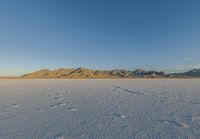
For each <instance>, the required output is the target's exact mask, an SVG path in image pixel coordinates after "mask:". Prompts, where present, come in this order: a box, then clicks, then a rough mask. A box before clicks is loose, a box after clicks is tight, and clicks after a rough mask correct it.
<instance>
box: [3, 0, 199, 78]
mask: <svg viewBox="0 0 200 139" xmlns="http://www.w3.org/2000/svg"><path fill="white" fill-rule="evenodd" d="M199 7H200V1H199V0H28V1H27V0H1V1H0V75H21V74H23V73H27V72H32V71H34V70H38V69H41V68H49V69H56V68H59V67H69V68H76V67H86V68H92V69H130V70H132V69H135V68H144V69H155V70H164V71H166V72H174V71H183V70H187V69H190V68H193V67H194V68H200V57H199V56H200V8H199Z"/></svg>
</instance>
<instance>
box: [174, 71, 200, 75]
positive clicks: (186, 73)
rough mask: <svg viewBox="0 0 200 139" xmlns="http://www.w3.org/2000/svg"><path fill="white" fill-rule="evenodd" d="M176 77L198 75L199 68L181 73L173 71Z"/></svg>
mask: <svg viewBox="0 0 200 139" xmlns="http://www.w3.org/2000/svg"><path fill="white" fill-rule="evenodd" d="M174 75H176V76H178V77H200V69H192V70H189V71H186V72H183V73H175V74H174Z"/></svg>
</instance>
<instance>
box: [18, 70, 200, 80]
mask: <svg viewBox="0 0 200 139" xmlns="http://www.w3.org/2000/svg"><path fill="white" fill-rule="evenodd" d="M190 77H192V78H194V77H200V69H193V70H190V71H187V72H184V73H172V74H166V73H164V72H162V71H160V72H158V71H145V70H143V69H136V70H134V71H130V70H92V69H86V68H76V69H68V68H59V69H56V70H49V69H43V70H39V71H36V72H32V73H29V74H25V75H23V76H21V77H19V78H26V79H40V78H41V79H43V78H44V79H45V78H59V79H68V78H73V79H78V78H80V79H82V78H92V79H95V78H99V79H108V78H110V79H115V78H190Z"/></svg>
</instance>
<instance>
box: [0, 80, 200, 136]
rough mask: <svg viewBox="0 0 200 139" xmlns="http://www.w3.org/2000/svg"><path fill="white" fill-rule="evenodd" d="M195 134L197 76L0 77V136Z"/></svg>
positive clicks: (198, 128)
mask: <svg viewBox="0 0 200 139" xmlns="http://www.w3.org/2000/svg"><path fill="white" fill-rule="evenodd" d="M134 138H135V139H199V138H200V80H197V79H196V80H195V79H188V80H186V79H174V80H167V79H154V80H152V79H135V80H0V139H134Z"/></svg>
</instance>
